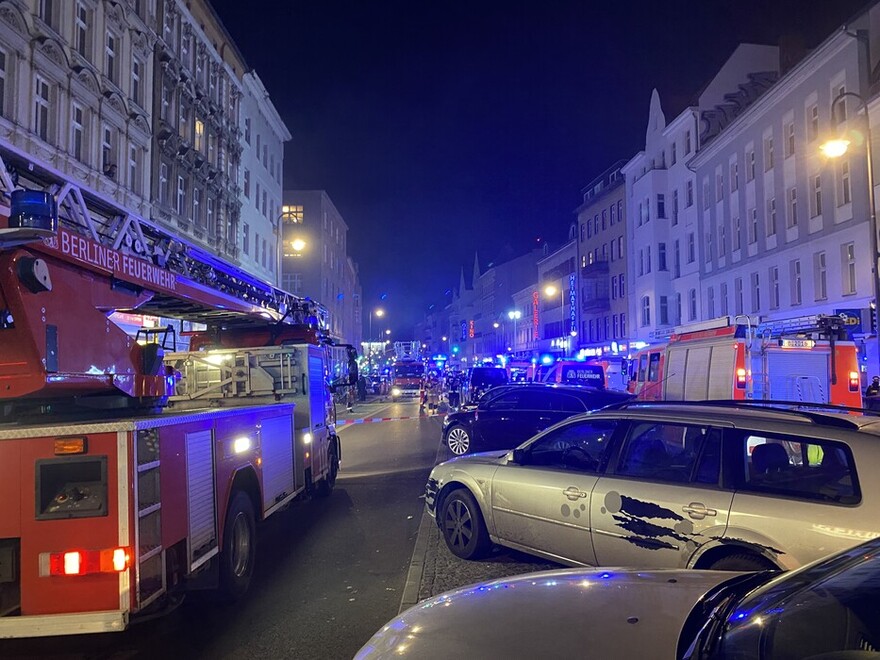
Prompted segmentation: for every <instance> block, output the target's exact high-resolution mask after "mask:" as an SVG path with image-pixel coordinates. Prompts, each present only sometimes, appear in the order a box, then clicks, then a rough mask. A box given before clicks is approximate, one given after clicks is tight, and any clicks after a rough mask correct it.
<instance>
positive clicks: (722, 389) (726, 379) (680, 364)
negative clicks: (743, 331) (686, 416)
mask: <svg viewBox="0 0 880 660" xmlns="http://www.w3.org/2000/svg"><path fill="white" fill-rule="evenodd" d="M735 359H736V349H735V344H734V342H733V341H731V342H730V343H725V344H724V345H721V346H718V345H715V346H688V347H685V346H682V347H674V348H673V347H670V348H669V353H668V355H667V362H666V366H665V372H666V374H665V378H666V384H665V390H666V399H667V400H669V401H701V400H704V399H730V398H731V397H732V393H733V382H734V373H733V372H734V362H735Z"/></svg>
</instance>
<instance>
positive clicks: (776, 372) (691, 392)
mask: <svg viewBox="0 0 880 660" xmlns="http://www.w3.org/2000/svg"><path fill="white" fill-rule="evenodd" d="M848 324H849V320H848V319H847V318H846V317H844V316H840V315H826V314H816V315H812V316H801V317H797V318H792V319H785V320H779V321H760V320H755V319H753V318H750V317H747V316H737V317H736V318H731V317H721V318H718V319H711V320H709V321H704V322H699V323H692V324H688V325H684V326H679V327H677V328H674V329H673V330H672V331H671V332H669V333H668V334H667V335H666V338H667V341H666V342H665V343H662V344H656V345H653V346H649V347H647V348H643V349H642V350H640V351H639V352H638V353H637V354H636V355H635V356H634V357H633V359H632V361H631V367H630V379H631V380H630V383H629V387H628V389H629V391H630V392H632V393H633V394H635V395H636V396H637V397H638V398H639V399H643V400H648V401H659V400H670V401H701V400H705V399H761V400H780V401H803V402H814V403H833V404H838V405H842V406H850V407H855V408H860V407H861V405H862V394H861V385H860V378H859V370H858V352H857V348H856V345H855V343H854V342H853V341H852V340H851V339H849V337H848V328H849V325H848Z"/></svg>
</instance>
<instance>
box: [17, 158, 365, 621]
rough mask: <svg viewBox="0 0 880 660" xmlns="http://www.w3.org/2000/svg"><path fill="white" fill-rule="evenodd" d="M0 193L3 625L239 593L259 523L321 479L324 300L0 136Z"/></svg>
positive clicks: (150, 609)
mask: <svg viewBox="0 0 880 660" xmlns="http://www.w3.org/2000/svg"><path fill="white" fill-rule="evenodd" d="M13 167H14V168H15V171H16V172H17V176H18V181H17V183H18V185H24V186H27V188H28V190H25V189H16V190H13V188H15V186H14V185H13V177H12V176H10V171H11V168H13ZM0 188H3V189H4V192H5V199H4V200H2V201H0V413H2V416H0V419H2V421H0V501H2V502H3V506H2V507H0V637H28V636H40V635H60V634H71V633H93V632H102V631H118V630H122V629H124V628H125V627H126V626H127V625H128V623H129V621H130V619H131V618H132V617H136V616H138V615H143V614H146V613H154V612H161V611H162V610H163V609H164V608H167V607H171V606H173V605H174V604H176V603H178V602H179V601H180V599H181V598H182V597H183V595H184V593H185V592H186V590H187V589H189V588H193V587H199V588H205V587H216V588H219V589H220V590H221V591H222V593H223V594H224V595H225V596H226V597H227V598H235V597H238V596H240V595H241V594H242V593H244V591H245V590H246V589H247V587H248V583H249V581H250V577H251V574H252V572H253V567H254V561H255V557H256V553H255V549H256V536H255V524H256V523H257V522H258V521H260V520H263V519H265V518H267V517H269V516H270V515H272V514H274V513H275V512H277V511H279V510H281V509H283V508H285V507H286V506H287V505H288V504H289V503H290V502H291V501H292V500H294V499H295V498H298V497H300V496H302V495H307V494H313V493H314V494H318V495H326V494H329V492H330V490H331V489H332V488H333V485H334V482H335V478H336V473H337V470H338V466H339V459H340V452H341V448H340V444H339V438H338V436H337V434H336V431H335V428H334V422H335V416H334V414H333V408H332V400H331V397H330V395H329V390H330V388H331V387H332V386H330V385H328V384H327V381H326V379H325V377H326V374H328V373H330V368H329V364H328V360H329V356H330V351H329V349H328V345H329V343H330V341H329V340H328V339H327V338H326V336H325V333H324V327H325V326H324V325H323V323H322V319H324V317H325V316H326V313H325V311H324V310H323V308H321V306H320V305H317V304H315V303H314V302H311V301H309V300H306V299H301V298H297V297H294V296H292V295H290V294H287V293H285V292H283V291H281V290H278V289H275V288H274V287H271V286H269V285H267V284H265V283H263V282H261V281H258V280H256V279H254V278H253V277H251V276H250V275H248V274H247V273H245V272H243V271H241V270H238V269H236V268H234V267H231V266H229V265H228V264H225V263H224V262H222V261H220V260H219V259H217V258H216V257H214V256H212V255H210V254H208V253H207V252H205V251H202V250H199V249H198V248H196V247H195V246H193V245H189V244H187V243H185V242H184V241H182V240H181V239H180V238H178V237H175V236H172V235H171V234H169V233H168V232H167V231H165V230H163V229H161V228H160V227H158V226H157V225H154V224H152V223H150V222H148V221H146V220H144V219H142V218H139V217H137V216H135V215H134V214H132V213H130V212H128V211H126V210H125V209H122V208H120V207H119V206H118V205H116V204H115V203H114V202H113V201H112V200H109V199H108V198H106V197H103V196H101V195H100V194H98V193H96V192H94V191H89V190H86V189H84V188H82V187H80V186H78V185H76V184H75V183H73V182H71V181H65V180H64V179H63V178H62V177H61V175H59V174H57V173H56V172H54V171H52V170H51V169H49V168H48V167H43V166H41V165H40V164H39V163H35V162H32V161H31V160H30V159H28V158H27V156H26V155H24V154H21V153H18V152H14V151H12V150H10V149H7V148H5V147H4V148H3V149H2V150H0ZM114 311H124V312H129V313H136V314H151V315H155V316H160V317H166V318H172V319H185V320H188V321H192V322H198V323H202V324H204V325H205V330H204V331H201V332H199V333H196V335H195V336H193V337H191V345H190V347H189V348H190V350H188V351H182V352H181V351H178V350H177V349H178V345H177V342H176V336H175V334H176V333H175V332H174V331H173V329H172V327H171V326H169V327H168V328H165V329H158V330H157V329H152V330H145V331H143V332H140V333H138V336H137V337H135V338H132V337H131V336H130V335H128V334H127V333H126V332H125V331H124V330H123V329H122V328H120V327H119V326H117V325H116V324H115V323H114V322H113V321H112V320H111V318H110V316H111V314H112V313H113V312H114ZM324 320H325V319H324ZM199 348H201V349H202V350H198V349H199ZM345 350H347V352H348V358H349V365H350V366H351V374H350V376H351V377H350V378H348V379H346V384H350V383H352V382H354V379H355V378H356V365H355V364H354V357H355V356H354V355H353V350H354V349H353V348H350V347H349V348H346V349H345Z"/></svg>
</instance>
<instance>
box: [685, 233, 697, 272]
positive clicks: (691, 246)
mask: <svg viewBox="0 0 880 660" xmlns="http://www.w3.org/2000/svg"><path fill="white" fill-rule="evenodd" d="M687 256H688V263H689V264H692V263H694V261H696V259H697V247H696V245H695V242H694V233H693V232H691V233H690V234H688V245H687Z"/></svg>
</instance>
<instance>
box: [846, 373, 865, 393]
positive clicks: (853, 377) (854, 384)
mask: <svg viewBox="0 0 880 660" xmlns="http://www.w3.org/2000/svg"><path fill="white" fill-rule="evenodd" d="M861 382H862V381H861V379H860V378H859V372H858V371H850V372H849V391H850V392H858V390H859V386H860V384H861Z"/></svg>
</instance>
